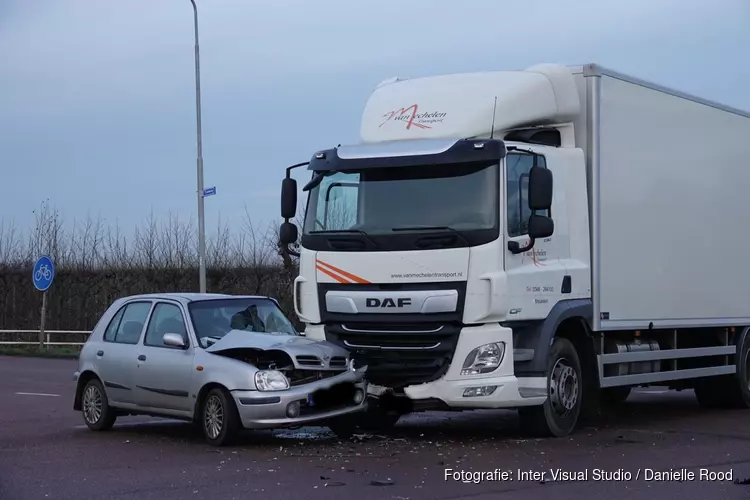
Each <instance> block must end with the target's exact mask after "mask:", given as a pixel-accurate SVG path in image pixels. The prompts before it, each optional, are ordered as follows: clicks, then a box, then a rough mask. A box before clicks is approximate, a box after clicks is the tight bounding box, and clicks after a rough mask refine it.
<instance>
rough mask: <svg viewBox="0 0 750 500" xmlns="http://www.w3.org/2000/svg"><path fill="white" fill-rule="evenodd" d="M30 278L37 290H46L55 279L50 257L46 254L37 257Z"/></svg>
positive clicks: (53, 266)
mask: <svg viewBox="0 0 750 500" xmlns="http://www.w3.org/2000/svg"><path fill="white" fill-rule="evenodd" d="M32 279H33V280H34V287H35V288H36V289H37V290H39V291H40V292H44V291H46V290H47V289H48V288H49V287H50V286H51V285H52V281H53V280H54V279H55V265H54V264H53V263H52V259H50V258H49V257H47V256H46V255H43V256H41V257H39V260H37V261H36V264H34V271H33V274H32Z"/></svg>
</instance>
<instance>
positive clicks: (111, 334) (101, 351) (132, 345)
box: [94, 300, 152, 405]
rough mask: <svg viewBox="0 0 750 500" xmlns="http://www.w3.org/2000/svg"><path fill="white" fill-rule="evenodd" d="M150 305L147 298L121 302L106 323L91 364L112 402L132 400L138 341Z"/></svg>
mask: <svg viewBox="0 0 750 500" xmlns="http://www.w3.org/2000/svg"><path fill="white" fill-rule="evenodd" d="M151 305H152V301H150V300H133V301H130V302H127V303H126V304H124V305H123V306H122V307H121V308H120V310H119V311H117V312H116V313H115V315H114V317H113V318H112V321H110V322H109V325H107V329H106V331H105V332H104V337H103V339H102V342H101V343H100V344H99V345H98V346H97V351H96V358H95V361H94V367H95V369H96V372H97V373H98V374H99V377H101V379H102V383H103V384H104V387H105V389H106V391H107V396H108V398H109V400H110V403H112V404H114V405H118V404H132V403H133V402H134V400H133V398H134V388H135V380H134V376H135V370H136V368H137V361H138V359H137V358H138V341H139V340H140V338H141V336H142V333H143V330H144V328H145V325H146V319H147V318H148V315H149V312H150V311H151Z"/></svg>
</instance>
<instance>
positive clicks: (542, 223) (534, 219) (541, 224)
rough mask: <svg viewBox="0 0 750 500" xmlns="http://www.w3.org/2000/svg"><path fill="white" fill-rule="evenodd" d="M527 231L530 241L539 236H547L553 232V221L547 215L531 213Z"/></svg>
mask: <svg viewBox="0 0 750 500" xmlns="http://www.w3.org/2000/svg"><path fill="white" fill-rule="evenodd" d="M528 232H529V238H531V239H532V241H533V240H536V239H539V238H548V237H550V236H552V234H553V233H554V232H555V223H554V221H553V220H552V219H550V218H549V217H546V216H544V215H536V214H533V215H530V216H529V230H528Z"/></svg>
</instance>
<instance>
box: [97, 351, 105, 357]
mask: <svg viewBox="0 0 750 500" xmlns="http://www.w3.org/2000/svg"><path fill="white" fill-rule="evenodd" d="M96 355H97V356H104V351H96Z"/></svg>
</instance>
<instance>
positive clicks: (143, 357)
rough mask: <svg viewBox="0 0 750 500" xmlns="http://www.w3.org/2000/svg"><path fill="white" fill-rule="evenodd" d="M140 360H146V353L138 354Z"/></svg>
mask: <svg viewBox="0 0 750 500" xmlns="http://www.w3.org/2000/svg"><path fill="white" fill-rule="evenodd" d="M138 361H146V355H145V354H141V355H140V356H138Z"/></svg>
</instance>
